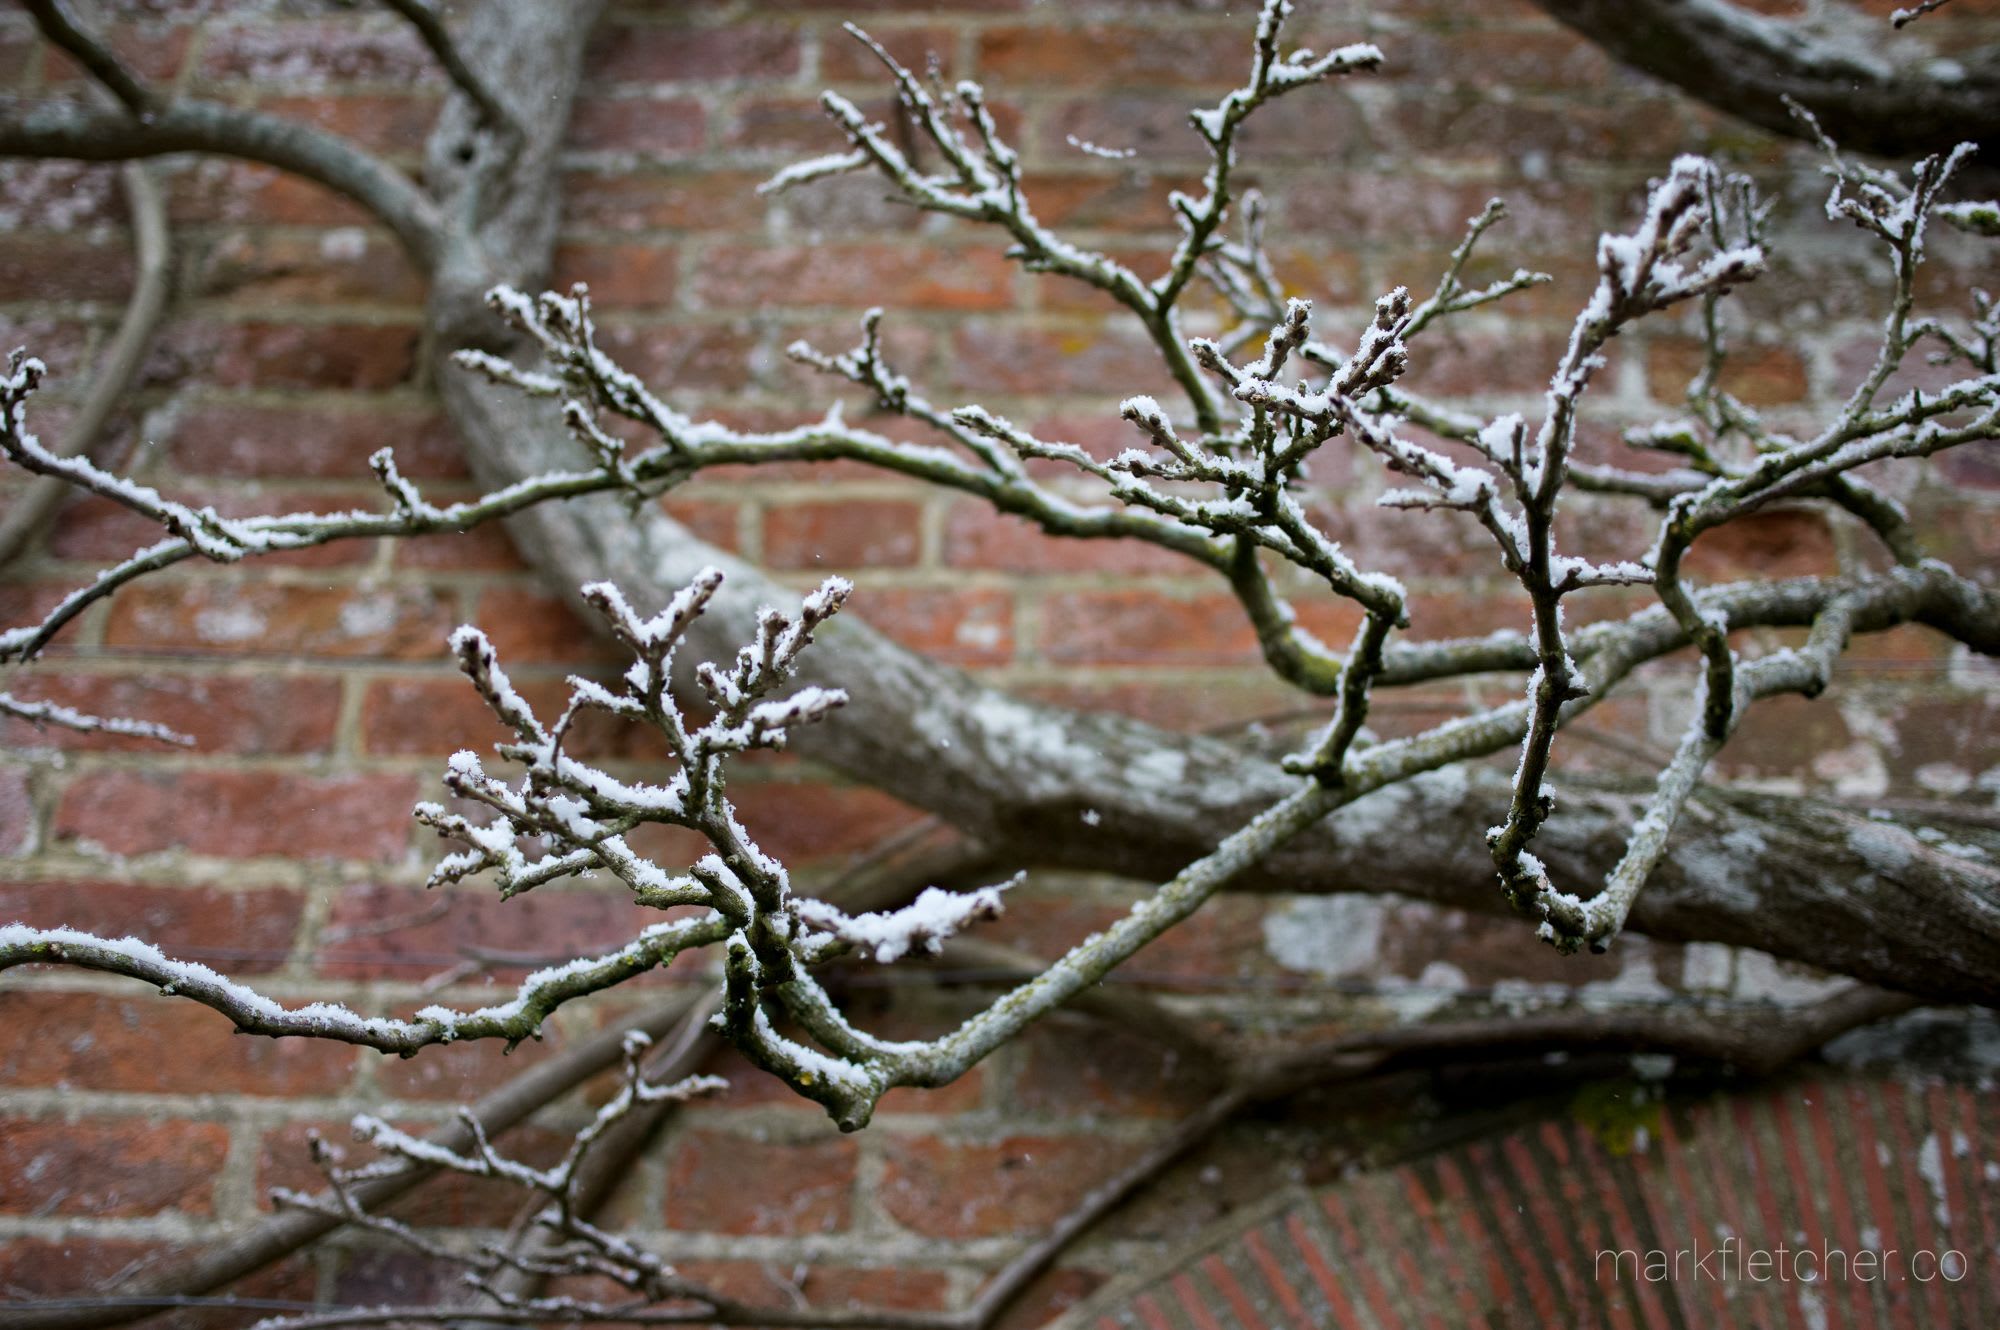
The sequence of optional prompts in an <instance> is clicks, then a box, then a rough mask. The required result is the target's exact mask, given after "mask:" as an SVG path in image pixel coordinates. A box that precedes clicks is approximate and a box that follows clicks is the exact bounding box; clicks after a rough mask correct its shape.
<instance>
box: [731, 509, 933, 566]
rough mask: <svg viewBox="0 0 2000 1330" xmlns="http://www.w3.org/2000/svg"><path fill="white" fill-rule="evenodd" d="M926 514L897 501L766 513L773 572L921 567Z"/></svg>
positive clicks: (766, 537)
mask: <svg viewBox="0 0 2000 1330" xmlns="http://www.w3.org/2000/svg"><path fill="white" fill-rule="evenodd" d="M922 519H923V509H922V508H921V507H919V506H918V505H917V504H914V503H905V502H903V501H901V500H896V499H832V500H827V501H825V502H813V503H788V504H785V505H782V506H779V507H773V508H769V509H767V510H766V511H765V513H764V562H765V563H766V565H768V566H769V567H772V568H814V569H817V568H829V569H830V568H904V567H908V566H909V565H911V564H913V563H915V562H916V561H917V553H918V549H919V546H920V544H921V541H922V536H921V534H920V532H919V530H918V527H919V524H920V523H921V521H922Z"/></svg>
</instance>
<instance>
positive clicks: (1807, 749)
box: [1716, 696, 1854, 778]
mask: <svg viewBox="0 0 2000 1330" xmlns="http://www.w3.org/2000/svg"><path fill="white" fill-rule="evenodd" d="M1853 742H1854V735H1853V733H1852V732H1851V731H1850V730H1849V729H1848V727H1847V722H1846V721H1845V720H1844V719H1843V718H1842V717H1841V714H1840V709H1839V708H1838V707H1836V706H1832V705H1829V704H1828V703H1827V702H1826V701H1825V700H1824V699H1807V698H1803V697H1796V696H1787V697H1772V698H1766V699H1765V700H1763V701H1761V702H1759V703H1757V704H1756V705H1755V706H1753V707H1751V708H1750V709H1749V710H1748V711H1746V712H1744V713H1743V719H1742V720H1741V721H1740V722H1739V723H1738V726H1737V730H1736V734H1735V736H1734V737H1733V738H1731V740H1730V742H1729V746H1728V747H1727V748H1725V749H1723V750H1722V752H1721V754H1720V755H1719V756H1718V757H1717V759H1716V766H1717V767H1718V768H1719V769H1720V770H1722V771H1724V772H1727V773H1728V774H1730V775H1731V776H1736V777H1758V776H1765V777H1769V776H1806V777H1808V778H1811V775H1812V768H1813V763H1814V760H1815V759H1824V758H1829V757H1832V756H1835V755H1837V754H1838V753H1839V752H1840V750H1841V749H1844V748H1846V747H1847V746H1848V745H1849V744H1851V743H1853Z"/></svg>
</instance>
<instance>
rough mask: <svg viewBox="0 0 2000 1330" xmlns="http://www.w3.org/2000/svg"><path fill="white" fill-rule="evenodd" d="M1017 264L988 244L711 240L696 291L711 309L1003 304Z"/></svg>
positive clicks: (1007, 303) (1008, 302) (1010, 296)
mask: <svg viewBox="0 0 2000 1330" xmlns="http://www.w3.org/2000/svg"><path fill="white" fill-rule="evenodd" d="M1013 281H1014V265H1013V264H1012V263H1010V262H1008V261H1007V259H1005V258H1004V257H1002V256H1001V255H1000V254H999V253H998V252H997V251H995V250H993V249H991V248H987V247H973V248H965V249H941V248H918V247H915V246H909V245H895V246H892V245H823V244H817V243H815V244H811V245H785V246H774V247H763V246H754V247H753V246H748V245H713V246H710V247H709V248H708V249H707V250H706V251H704V252H703V254H702V257H701V263H700V267H699V270H698V273H697V276H696V279H695V283H694V295H695V296H696V298H697V299H699V300H700V301H701V302H702V303H703V304H704V305H706V306H708V307H710V308H715V309H743V308H751V309H761V308H770V307H772V306H776V305H784V306H786V307H789V308H793V309H805V308H810V307H812V306H816V305H835V306H847V307H849V308H852V309H868V308H871V307H874V306H882V307H884V308H889V309H895V310H915V309H938V310H1004V309H1008V308H1011V307H1012V306H1013V304H1014V300H1015V298H1014V285H1013Z"/></svg>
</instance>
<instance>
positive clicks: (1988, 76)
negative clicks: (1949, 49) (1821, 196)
mask: <svg viewBox="0 0 2000 1330" xmlns="http://www.w3.org/2000/svg"><path fill="white" fill-rule="evenodd" d="M1535 3H1536V4H1538V5H1540V6H1541V7H1542V9H1544V10H1545V11H1547V12H1548V13H1549V14H1550V15H1552V16H1553V17H1555V18H1556V19H1558V20H1560V21H1561V22H1563V23H1564V24H1567V25H1568V26H1569V27H1571V28H1573V29H1575V30H1576V31H1577V32H1579V33H1581V34H1583V35H1584V36H1585V37H1587V38H1589V39H1590V40H1591V41H1592V42H1594V43H1596V44H1597V45H1598V46H1600V47H1602V48H1603V49H1604V50H1605V51H1606V52H1607V53H1608V54H1610V55H1611V56H1613V57H1614V58H1616V59H1618V60H1620V61H1622V62H1624V63H1625V64H1627V65H1630V66H1632V67H1633V68H1635V69H1639V70H1642V71H1644V72H1645V73H1648V74H1652V75H1654V76H1655V77H1657V78H1662V79H1665V80H1666V81H1667V82H1669V83H1672V84H1674V85H1675V86H1677V87H1679V88H1680V89H1681V90H1682V91H1684V92H1686V93H1688V94H1689V95H1690V96H1693V97H1696V98H1699V99H1700V100H1702V101H1704V102H1707V103H1708V104H1709V105H1711V106H1713V107H1715V108H1716V109H1718V110H1721V111H1725V112H1727V113H1728V114H1730V115H1733V116H1736V117H1738V118H1740V119H1743V120H1747V121H1749V122H1750V123H1751V124H1754V125H1757V126H1758V127H1760V128H1762V129H1767V130H1770V131H1771V132H1772V133H1774V134H1782V135H1785V136H1786V137H1790V138H1805V137H1807V136H1806V134H1805V133H1804V132H1802V131H1801V129H1800V128H1799V126H1798V125H1797V123H1796V122H1794V121H1793V120H1792V117H1791V114H1790V112H1788V111H1787V110H1786V108H1785V99H1786V98H1788V97H1789V98H1792V99H1794V100H1796V101H1798V102H1800V103H1802V104H1803V105H1805V106H1806V107H1808V108H1810V109H1811V110H1812V111H1813V113H1814V114H1816V115H1818V116H1819V117H1820V119H1821V121H1822V122H1823V123H1824V124H1825V125H1826V127H1827V129H1828V131H1829V132H1830V133H1831V134H1832V135H1833V137H1834V138H1835V139H1836V140H1838V141H1839V142H1840V143H1842V144H1844V145H1845V146H1847V147H1850V148H1853V149H1855V150H1857V151H1860V152H1867V153H1873V154H1876V155H1879V156H1886V157H1920V156H1923V155H1925V154H1927V153H1935V152H1946V151H1949V150H1950V149H1951V148H1953V147H1954V146H1956V145H1957V144H1959V143H1961V142H1963V141H1964V140H1966V139H1971V140H1973V141H1974V142H1979V143H1994V142H2000V48H1996V47H1990V46H1989V47H1982V48H1979V49H1976V50H1972V51H1954V52H1953V53H1952V59H1953V61H1954V63H1955V64H1957V65H1958V66H1960V67H1961V70H1962V72H1961V73H1960V74H1959V75H1958V76H1956V77H1952V78H1944V77H1940V76H1939V74H1938V72H1937V70H1936V67H1935V66H1936V63H1937V57H1936V55H1935V54H1934V53H1933V52H1931V51H1929V50H1926V49H1925V48H1923V47H1921V46H1913V47H1910V48H1908V49H1907V51H1904V50H1903V49H1902V48H1899V47H1897V46H1895V45H1893V44H1891V43H1888V42H1885V41H1884V40H1883V39H1882V38H1881V36H1879V35H1877V34H1874V33H1866V34H1856V35H1854V36H1853V37H1852V39H1851V40H1842V39H1840V38H1835V37H1830V36H1823V35H1818V34H1815V33H1813V32H1812V31H1811V30H1809V29H1807V28H1805V27H1803V26H1801V25H1799V24H1794V23H1786V22H1781V21H1778V20H1773V19H1769V18H1765V17H1762V16H1760V15H1757V14H1753V13H1750V12H1748V11H1747V10H1744V9H1739V8H1737V7H1736V6H1735V5H1732V4H1730V3H1729V2H1728V0H1535Z"/></svg>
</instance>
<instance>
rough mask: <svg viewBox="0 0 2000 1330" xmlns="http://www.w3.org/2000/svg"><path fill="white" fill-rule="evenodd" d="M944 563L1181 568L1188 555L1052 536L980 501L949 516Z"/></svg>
mask: <svg viewBox="0 0 2000 1330" xmlns="http://www.w3.org/2000/svg"><path fill="white" fill-rule="evenodd" d="M943 554H944V562H945V563H946V565H948V566H950V567H953V568H991V569H995V570H998V571H1000V572H1008V573H1082V572H1091V573H1107V574H1126V575H1134V574H1146V573H1179V572H1187V571H1190V570H1191V569H1193V568H1194V567H1195V565H1194V564H1193V563H1192V562H1191V561H1190V560H1188V559H1186V558H1184V557H1182V556H1180V555H1178V554H1175V553H1173V552H1172V551H1170V550H1164V549H1161V548H1160V547H1159V546H1157V545H1151V544H1147V543H1146V542H1144V541H1138V540H1076V539H1071V538H1067V537H1063V536H1052V535H1049V534H1048V533H1046V532H1044V531H1043V530H1042V529H1041V528H1040V527H1038V526H1036V525H1035V524H1034V523H1032V522H1030V521H1028V520H1027V519H1025V518H1020V517H1013V516H1010V515H1008V514H1006V513H1002V512H999V511H997V510H995V509H994V508H993V507H992V506H991V505H989V504H986V503H983V502H981V501H979V500H976V499H973V500H964V501H961V502H958V503H954V504H953V505H952V506H951V509H950V511H949V512H948V513H947V514H946V516H945V526H944V550H943Z"/></svg>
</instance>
